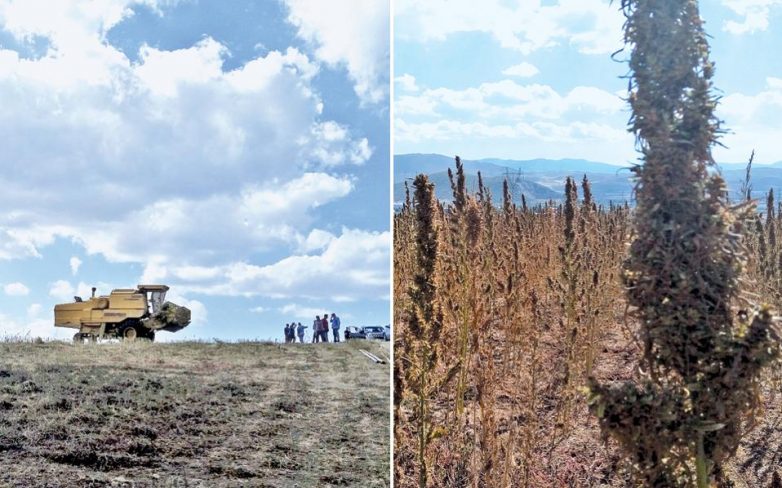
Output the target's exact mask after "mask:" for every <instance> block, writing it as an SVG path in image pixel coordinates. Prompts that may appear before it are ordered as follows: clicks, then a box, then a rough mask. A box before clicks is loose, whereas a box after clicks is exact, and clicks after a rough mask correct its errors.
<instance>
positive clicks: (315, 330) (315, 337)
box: [312, 315, 320, 343]
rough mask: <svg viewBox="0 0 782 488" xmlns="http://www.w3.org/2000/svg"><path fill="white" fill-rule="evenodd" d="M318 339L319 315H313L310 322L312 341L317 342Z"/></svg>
mask: <svg viewBox="0 0 782 488" xmlns="http://www.w3.org/2000/svg"><path fill="white" fill-rule="evenodd" d="M319 340H320V315H316V316H315V321H314V322H313V323H312V342H313V343H315V342H318V341H319Z"/></svg>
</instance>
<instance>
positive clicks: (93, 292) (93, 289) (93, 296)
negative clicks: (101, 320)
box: [92, 286, 97, 298]
mask: <svg viewBox="0 0 782 488" xmlns="http://www.w3.org/2000/svg"><path fill="white" fill-rule="evenodd" d="M95 290H97V288H95V287H94V286H93V287H92V298H95Z"/></svg>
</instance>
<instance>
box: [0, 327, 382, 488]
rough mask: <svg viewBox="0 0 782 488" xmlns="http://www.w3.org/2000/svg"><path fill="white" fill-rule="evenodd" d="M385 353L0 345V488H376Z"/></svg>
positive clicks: (248, 346) (351, 347) (328, 348)
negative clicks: (375, 358)
mask: <svg viewBox="0 0 782 488" xmlns="http://www.w3.org/2000/svg"><path fill="white" fill-rule="evenodd" d="M359 347H362V348H369V349H370V350H374V352H376V353H378V352H385V354H386V355H387V354H388V347H387V345H386V344H379V343H368V342H364V341H361V342H360V343H348V344H328V345H309V344H305V345H275V344H262V343H240V344H211V343H191V342H187V343H185V342H183V343H171V344H160V343H158V344H149V343H136V344H98V345H85V346H73V345H71V344H65V343H60V342H50V343H37V344H36V343H34V342H2V343H0V358H2V360H1V361H0V485H2V486H19V487H22V486H25V487H26V486H75V485H78V486H134V487H144V486H209V487H212V486H264V487H292V486H302V487H304V486H323V487H327V486H360V487H375V486H377V487H382V486H388V485H389V449H390V447H389V411H388V410H389V397H388V395H389V369H388V366H387V365H385V366H384V365H376V364H373V363H371V362H370V361H369V360H368V359H367V358H366V357H364V356H363V355H362V354H361V353H360V352H359V351H358V348H359Z"/></svg>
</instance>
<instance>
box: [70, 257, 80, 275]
mask: <svg viewBox="0 0 782 488" xmlns="http://www.w3.org/2000/svg"><path fill="white" fill-rule="evenodd" d="M70 265H71V273H72V274H73V275H74V276H75V275H76V273H78V272H79V268H80V267H81V259H79V258H77V257H76V256H72V257H71V259H70Z"/></svg>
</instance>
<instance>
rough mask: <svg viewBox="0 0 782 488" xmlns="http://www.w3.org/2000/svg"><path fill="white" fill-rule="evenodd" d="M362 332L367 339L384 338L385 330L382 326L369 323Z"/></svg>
mask: <svg viewBox="0 0 782 488" xmlns="http://www.w3.org/2000/svg"><path fill="white" fill-rule="evenodd" d="M363 330H364V334H366V336H367V339H380V340H383V339H385V336H386V332H385V329H384V328H383V327H380V326H376V325H370V326H367V327H364V329H363Z"/></svg>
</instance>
